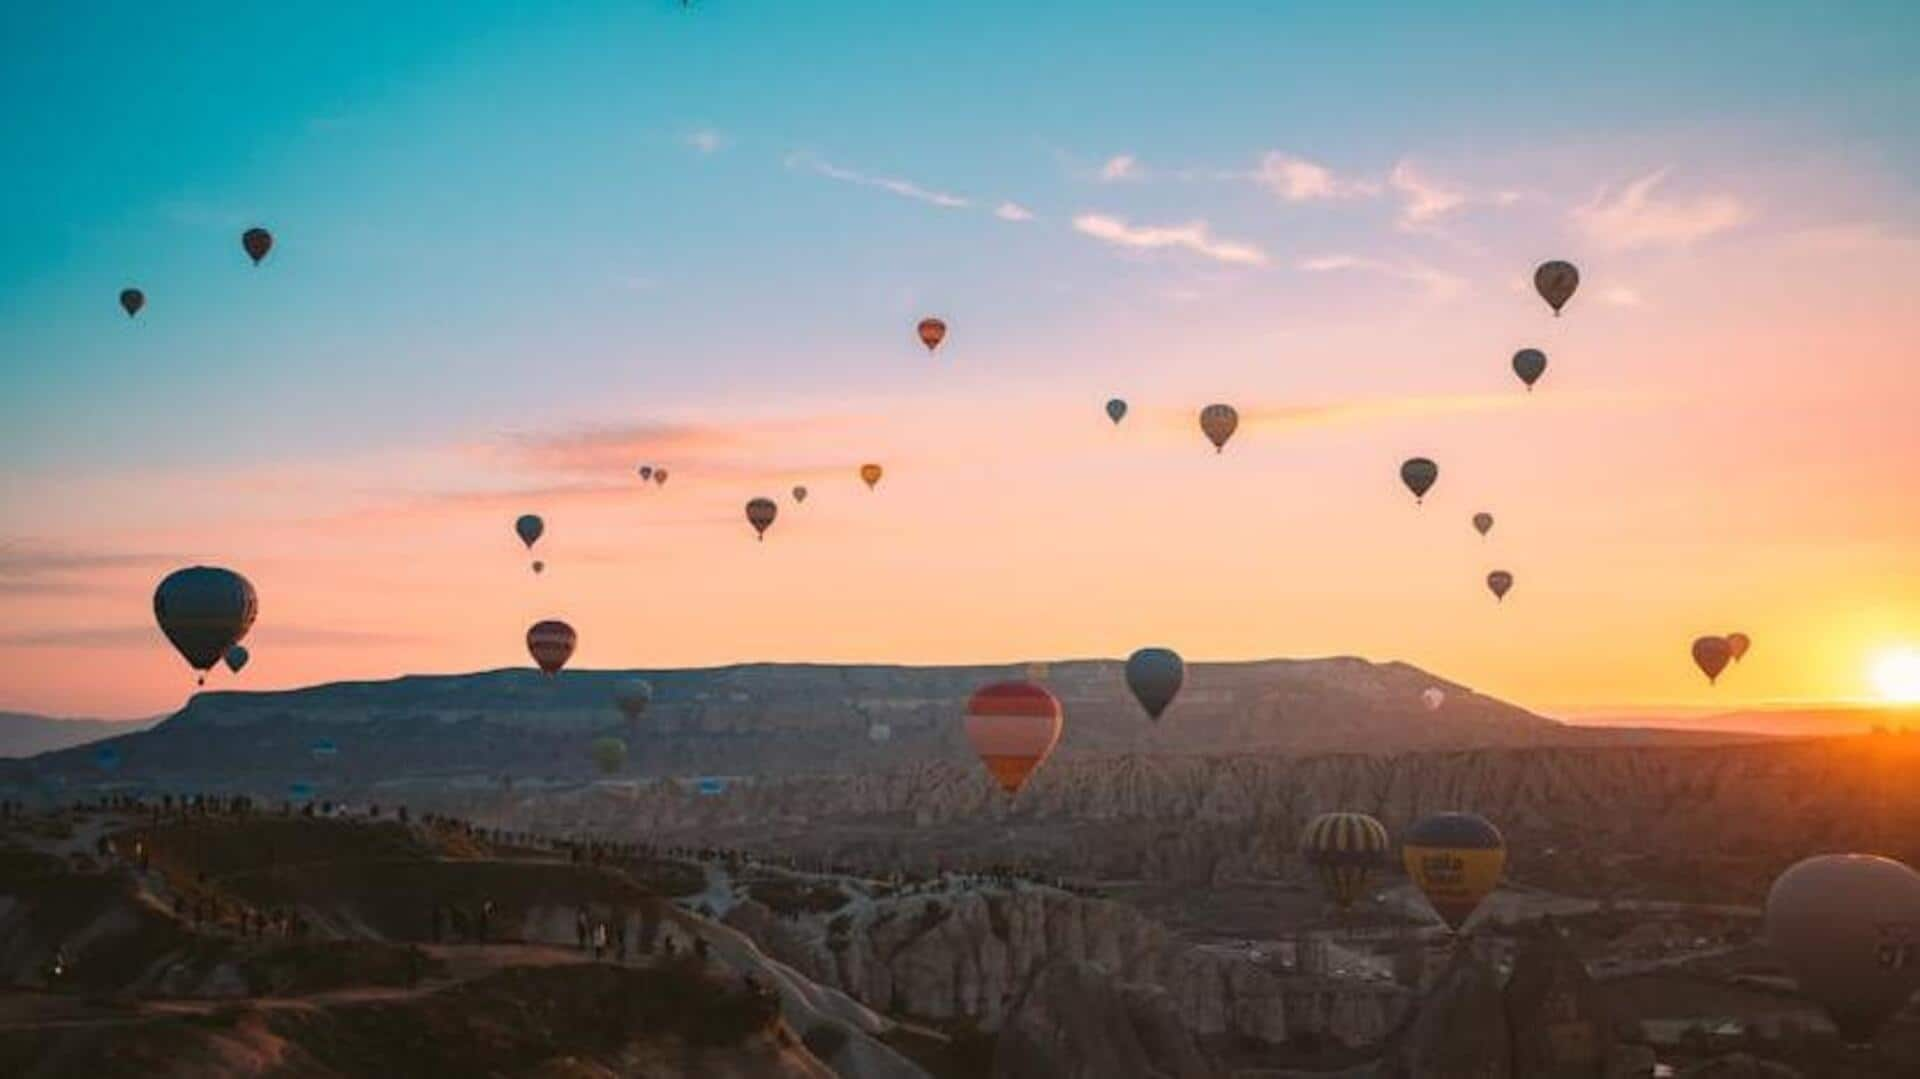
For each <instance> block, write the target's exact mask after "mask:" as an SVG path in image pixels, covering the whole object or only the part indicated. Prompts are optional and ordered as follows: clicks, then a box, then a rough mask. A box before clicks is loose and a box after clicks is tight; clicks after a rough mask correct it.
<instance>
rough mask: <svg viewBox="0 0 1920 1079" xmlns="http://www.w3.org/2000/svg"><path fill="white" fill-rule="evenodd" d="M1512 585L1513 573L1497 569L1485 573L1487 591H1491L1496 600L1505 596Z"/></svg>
mask: <svg viewBox="0 0 1920 1079" xmlns="http://www.w3.org/2000/svg"><path fill="white" fill-rule="evenodd" d="M1512 587H1513V574H1511V573H1508V572H1507V571H1506V570H1503V569H1497V570H1494V571H1493V572H1492V573H1489V574H1487V591H1489V592H1492V593H1493V598H1494V599H1496V600H1504V599H1506V598H1507V591H1508V589H1511V588H1512Z"/></svg>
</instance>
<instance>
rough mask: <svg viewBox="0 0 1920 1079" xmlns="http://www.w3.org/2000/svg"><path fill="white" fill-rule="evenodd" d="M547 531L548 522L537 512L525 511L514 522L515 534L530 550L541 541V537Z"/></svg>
mask: <svg viewBox="0 0 1920 1079" xmlns="http://www.w3.org/2000/svg"><path fill="white" fill-rule="evenodd" d="M546 531H547V522H545V521H543V520H541V519H540V518H539V516H537V515H535V514H531V513H523V514H521V515H520V517H519V519H517V520H515V521H514V522H513V533H514V535H516V536H519V537H520V542H521V543H524V544H526V545H527V550H529V551H531V550H533V545H534V544H536V543H538V542H540V537H541V536H542V535H544V534H545V533H546Z"/></svg>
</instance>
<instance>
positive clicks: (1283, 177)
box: [1241, 150, 1380, 202]
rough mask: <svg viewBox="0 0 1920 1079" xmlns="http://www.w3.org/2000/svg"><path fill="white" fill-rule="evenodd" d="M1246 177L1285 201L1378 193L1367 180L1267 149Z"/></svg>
mask: <svg viewBox="0 0 1920 1079" xmlns="http://www.w3.org/2000/svg"><path fill="white" fill-rule="evenodd" d="M1241 175H1245V176H1247V177H1249V178H1250V179H1252V180H1253V181H1254V182H1255V183H1257V184H1259V185H1260V186H1261V187H1264V188H1266V189H1267V190H1268V191H1271V192H1273V194H1275V195H1276V196H1278V197H1280V198H1281V199H1284V200H1286V201H1287V202H1316V201H1321V200H1326V199H1345V198H1354V197H1358V196H1366V195H1373V194H1377V193H1379V190H1380V186H1379V185H1378V184H1375V183H1373V182H1371V181H1368V180H1357V179H1349V178H1346V177H1342V176H1338V175H1336V174H1335V173H1334V171H1333V170H1332V169H1330V168H1328V167H1327V166H1325V165H1322V164H1319V163H1318V162H1314V161H1308V160H1307V159H1306V158H1304V157H1294V156H1293V155H1291V154H1284V153H1281V152H1280V151H1278V150H1269V151H1267V153H1266V154H1264V155H1262V156H1261V158H1260V167H1259V168H1257V169H1255V170H1254V171H1253V172H1251V173H1245V174H1241Z"/></svg>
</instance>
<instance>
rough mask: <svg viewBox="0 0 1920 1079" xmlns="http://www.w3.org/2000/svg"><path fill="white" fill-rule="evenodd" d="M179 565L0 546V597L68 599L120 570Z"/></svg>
mask: <svg viewBox="0 0 1920 1079" xmlns="http://www.w3.org/2000/svg"><path fill="white" fill-rule="evenodd" d="M178 561H180V559H179V558H178V557H176V556H172V555H165V554H154V553H143V552H107V551H70V550H61V549H56V548H50V547H43V546H38V545H34V544H29V543H26V542H24V541H18V540H16V541H11V542H0V595H15V596H23V595H67V594H72V593H78V592H85V591H89V590H91V589H92V588H93V587H94V584H93V579H94V578H95V577H96V576H98V575H99V574H102V573H113V572H116V571H120V570H152V569H158V568H160V567H163V566H167V565H171V564H173V563H175V562H178Z"/></svg>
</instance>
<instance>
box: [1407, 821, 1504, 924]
mask: <svg viewBox="0 0 1920 1079" xmlns="http://www.w3.org/2000/svg"><path fill="white" fill-rule="evenodd" d="M1401 856H1402V857H1403V858H1404V860H1405V861H1406V865H1407V876H1409V877H1412V878H1413V883H1414V884H1415V885H1417V886H1418V887H1419V888H1420V891H1421V893H1422V894H1423V895H1425V896H1426V897H1427V902H1428V903H1429V904H1430V905H1432V907H1433V910H1434V913H1436V914H1438V915H1440V920H1441V921H1444V922H1446V923H1447V925H1448V926H1449V927H1450V928H1453V929H1455V930H1458V929H1459V928H1460V927H1461V926H1463V925H1465V924H1467V919H1468V918H1471V917H1473V912H1474V911H1475V910H1477V909H1479V907H1480V901H1481V900H1483V899H1485V898H1486V897H1487V896H1488V895H1489V894H1490V893H1492V891H1493V890H1494V889H1495V888H1497V887H1499V885H1500V872H1501V870H1502V869H1503V868H1504V867H1505V866H1506V864H1507V842H1506V840H1505V839H1504V838H1503V837H1502V836H1501V835H1500V830H1499V829H1498V828H1495V827H1494V826H1493V824H1492V823H1491V822H1490V821H1488V820H1487V819H1486V818H1485V817H1482V816H1480V815H1478V814H1475V813H1435V814H1433V815H1432V816H1430V817H1426V818H1424V819H1422V820H1421V821H1420V822H1419V823H1418V824H1415V825H1414V826H1413V827H1412V828H1409V829H1408V830H1407V834H1406V839H1405V843H1404V845H1403V847H1402V849H1401Z"/></svg>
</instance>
